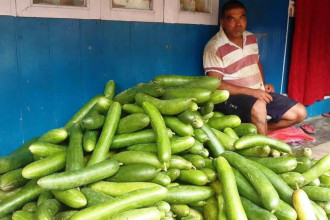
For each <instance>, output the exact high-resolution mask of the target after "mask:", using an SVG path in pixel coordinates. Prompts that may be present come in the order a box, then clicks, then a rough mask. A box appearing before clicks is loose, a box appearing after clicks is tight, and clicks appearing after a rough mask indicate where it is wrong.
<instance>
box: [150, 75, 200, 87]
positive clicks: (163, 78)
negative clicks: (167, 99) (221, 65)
mask: <svg viewBox="0 0 330 220" xmlns="http://www.w3.org/2000/svg"><path fill="white" fill-rule="evenodd" d="M202 77H203V76H183V75H157V76H155V77H154V78H153V79H152V81H154V82H157V83H160V84H161V85H163V86H177V85H182V84H185V83H187V82H191V81H194V80H197V79H200V78H202Z"/></svg>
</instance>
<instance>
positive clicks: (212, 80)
mask: <svg viewBox="0 0 330 220" xmlns="http://www.w3.org/2000/svg"><path fill="white" fill-rule="evenodd" d="M220 84H221V80H220V79H219V78H217V77H209V76H203V77H200V78H198V79H195V80H192V81H190V82H186V83H184V84H182V85H180V87H183V88H187V89H190V88H204V89H209V90H211V91H215V90H217V89H218V88H219V86H220Z"/></svg>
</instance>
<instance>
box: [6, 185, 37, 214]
mask: <svg viewBox="0 0 330 220" xmlns="http://www.w3.org/2000/svg"><path fill="white" fill-rule="evenodd" d="M42 191H43V189H42V188H41V187H39V186H38V185H37V180H30V181H29V182H28V183H27V184H26V185H25V186H24V187H23V189H22V190H20V191H19V192H18V193H16V194H14V195H13V196H11V197H9V198H7V199H6V200H4V201H2V202H1V205H0V218H1V217H4V216H6V215H8V214H9V213H11V212H13V211H15V210H18V209H19V208H21V207H22V206H23V205H24V204H26V203H28V202H31V201H33V200H34V199H36V198H37V197H38V196H39V195H40V193H41V192H42Z"/></svg>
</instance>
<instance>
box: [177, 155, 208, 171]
mask: <svg viewBox="0 0 330 220" xmlns="http://www.w3.org/2000/svg"><path fill="white" fill-rule="evenodd" d="M182 157H183V158H184V159H186V160H188V161H190V162H191V163H192V165H193V166H194V167H195V168H196V169H202V168H203V167H204V166H205V160H204V158H203V157H202V156H200V155H196V154H184V155H182Z"/></svg>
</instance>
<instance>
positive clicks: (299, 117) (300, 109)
mask: <svg viewBox="0 0 330 220" xmlns="http://www.w3.org/2000/svg"><path fill="white" fill-rule="evenodd" d="M295 114H296V122H297V123H300V122H302V121H303V120H304V119H305V118H306V116H307V111H306V107H305V106H304V105H303V104H300V103H297V104H296V105H295Z"/></svg>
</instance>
